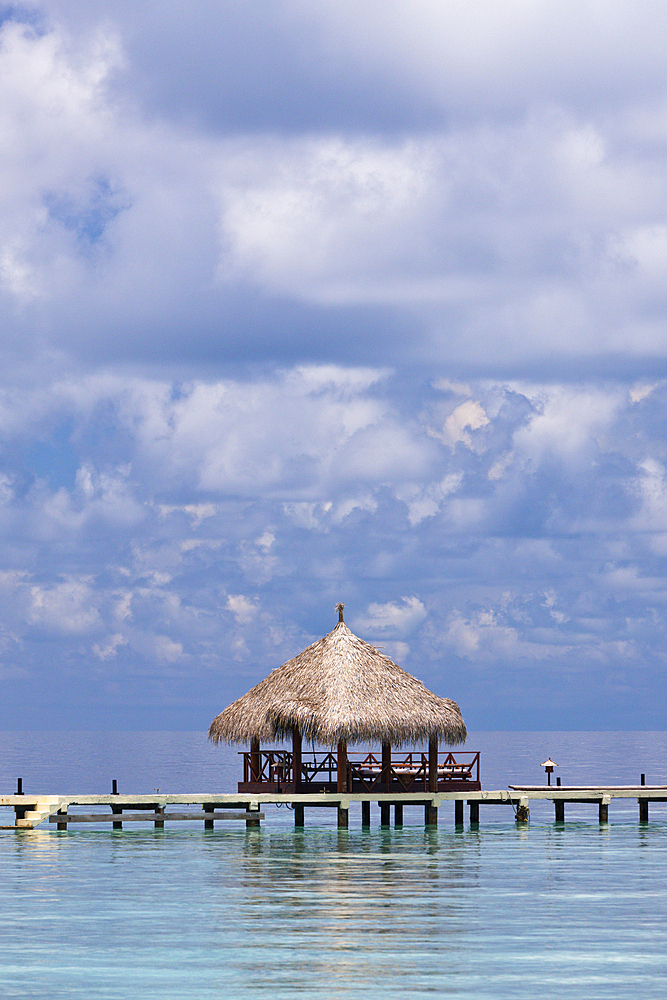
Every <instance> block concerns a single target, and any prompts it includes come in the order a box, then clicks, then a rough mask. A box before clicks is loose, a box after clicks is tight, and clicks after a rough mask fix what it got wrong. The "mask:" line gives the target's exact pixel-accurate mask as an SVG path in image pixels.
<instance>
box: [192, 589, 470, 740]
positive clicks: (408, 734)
mask: <svg viewBox="0 0 667 1000" xmlns="http://www.w3.org/2000/svg"><path fill="white" fill-rule="evenodd" d="M339 607H340V610H341V614H340V621H339V622H338V624H337V625H336V627H335V628H334V629H333V631H332V632H329V634H328V635H325V636H324V638H323V639H320V640H319V641H318V642H315V643H313V645H312V646H308V648H307V649H304V651H303V652H302V653H299V655H298V656H295V657H294V659H292V660H288V662H287V663H284V664H283V665H282V666H281V667H277V669H276V670H273V671H272V672H271V673H270V674H269V676H268V677H267V678H265V680H263V681H260V683H259V684H257V685H255V687H254V688H252V690H250V691H248V693H247V694H245V695H243V697H242V698H239V699H238V700H237V701H235V702H234V703H233V704H232V705H229V707H228V708H226V709H225V710H224V712H221V713H220V715H218V716H216V718H215V719H214V720H213V722H212V723H211V727H210V729H209V734H208V735H209V739H211V740H212V741H213V742H214V743H219V742H224V743H245V742H248V741H250V740H251V739H253V738H254V739H258V740H260V741H261V742H262V743H266V742H269V741H273V740H275V739H276V738H278V739H282V738H284V737H285V736H286V735H287V734H289V733H293V732H294V730H295V729H298V730H299V732H300V733H301V735H302V736H303V737H304V738H305V739H308V740H314V741H315V742H317V743H320V744H322V745H332V744H335V743H338V742H340V741H343V740H344V741H346V742H347V743H360V742H362V741H367V740H370V741H377V742H381V741H388V742H390V743H392V744H394V745H395V746H401V745H403V744H413V743H416V742H418V741H419V740H422V739H431V738H435V737H437V738H438V739H439V740H442V741H443V742H445V743H450V744H455V743H463V742H464V741H465V738H466V727H465V723H464V721H463V719H462V717H461V712H460V709H459V706H458V705H457V704H456V702H454V701H451V700H450V699H449V698H439V697H438V696H437V695H435V694H433V693H432V692H431V691H429V690H428V688H426V687H424V685H423V684H422V682H421V681H418V680H417V679H416V678H415V677H412V675H411V674H408V673H407V672H406V671H405V670H403V669H402V668H401V667H399V666H397V664H395V663H394V662H393V661H392V660H390V659H389V657H388V656H385V655H384V654H383V653H381V652H380V651H379V650H378V649H376V648H375V646H371V645H370V644H369V643H367V642H364V640H363V639H359V638H358V637H357V636H356V635H354V633H353V632H351V631H350V629H349V628H348V627H347V625H346V624H345V622H344V621H343V620H342V606H339Z"/></svg>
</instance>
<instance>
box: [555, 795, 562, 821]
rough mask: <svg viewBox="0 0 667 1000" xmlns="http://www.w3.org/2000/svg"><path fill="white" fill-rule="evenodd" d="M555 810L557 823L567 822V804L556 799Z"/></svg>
mask: <svg viewBox="0 0 667 1000" xmlns="http://www.w3.org/2000/svg"><path fill="white" fill-rule="evenodd" d="M554 810H555V813H556V822H557V823H564V822H565V803H564V802H563V800H562V799H554Z"/></svg>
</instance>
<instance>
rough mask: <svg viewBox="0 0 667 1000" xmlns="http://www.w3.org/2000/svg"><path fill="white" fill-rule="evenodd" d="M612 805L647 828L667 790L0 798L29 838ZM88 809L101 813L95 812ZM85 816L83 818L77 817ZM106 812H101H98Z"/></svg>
mask: <svg viewBox="0 0 667 1000" xmlns="http://www.w3.org/2000/svg"><path fill="white" fill-rule="evenodd" d="M614 799H626V800H627V799H634V800H635V801H636V802H637V804H638V814H639V815H638V818H639V822H640V823H646V822H648V818H649V803H651V802H667V785H605V786H579V785H569V786H558V787H552V786H544V785H510V786H509V788H508V789H501V790H497V791H482V790H475V791H473V790H466V791H451V792H435V793H429V792H424V793H414V792H412V793H409V794H403V795H397V794H396V793H395V792H388V793H382V792H374V793H369V792H366V793H343V794H336V793H332V792H320V793H314V792H308V793H300V794H294V793H292V794H285V793H276V792H273V793H266V792H265V793H261V794H257V795H248V794H239V793H235V794H195V795H169V794H153V795H119V794H110V795H31V794H28V793H25V794H16V795H0V808H4V809H9V810H12V811H13V812H14V823H13V824H11V825H7V826H3V827H1V828H2V829H5V830H9V829H11V830H32V829H34V828H35V827H38V826H39V825H40V824H42V823H45V822H48V823H49V824H51V825H53V826H55V828H56V829H57V830H67V829H68V827H70V826H77V825H79V824H107V823H110V824H111V826H112V828H113V829H122V828H123V825H124V824H128V823H132V824H134V823H152V824H153V825H154V826H155V827H157V828H163V827H164V826H165V825H166V824H170V823H172V822H178V823H183V822H190V823H191V822H199V823H202V824H203V826H204V828H205V829H213V828H214V826H215V824H216V823H219V822H221V821H222V822H225V821H227V822H228V821H230V820H237V821H241V822H245V824H246V826H247V827H258V826H260V825H261V822H262V820H264V819H265V818H266V814H265V813H264V812H263V811H262V809H263V807H265V806H269V805H281V806H289V807H290V808H291V809H292V810H293V813H294V824H295V826H297V827H302V826H304V823H305V814H306V811H307V810H309V809H322V808H325V809H326V808H328V809H336V810H337V819H338V826H339V827H343V828H345V827H347V826H348V824H349V814H350V808H351V807H352V805H354V804H356V803H359V804H360V806H361V825H362V827H369V826H370V824H371V809H372V808H373V807H375V808H376V809H379V813H380V825H381V826H389V825H390V823H391V819H392V816H391V814H392V811H393V819H394V824H395V825H397V826H400V825H402V823H403V810H404V807H405V806H412V807H414V806H418V807H420V808H423V810H424V822H425V824H426V825H427V826H435V825H437V822H438V810H439V808H440V807H441V806H443V805H444V804H445V803H447V802H450V801H451V802H453V803H454V824H455V826H456V827H462V826H463V823H464V808H465V806H466V804H467V806H468V813H469V821H470V825H471V826H472V827H476V826H478V825H479V822H480V806H487V805H489V806H490V805H495V806H503V805H504V806H509V807H510V808H511V809H512V810H513V811H514V815H515V818H516V821H517V823H519V824H522V823H528V822H529V820H530V804H531V802H533V801H540V800H542V801H543V800H550V801H551V802H553V804H554V820H555V822H556V823H564V822H565V806H566V804H567V803H575V802H576V803H588V804H590V805H592V806H597V808H598V819H599V822H600V823H607V822H608V821H609V805H610V804H611V802H612V800H614ZM91 807H102V808H98V809H96V810H95V811H89V810H91ZM82 809H86V811H85V812H83V811H81V810H82ZM103 810H104V811H103Z"/></svg>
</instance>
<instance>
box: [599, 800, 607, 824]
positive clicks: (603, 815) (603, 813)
mask: <svg viewBox="0 0 667 1000" xmlns="http://www.w3.org/2000/svg"><path fill="white" fill-rule="evenodd" d="M598 821H599V822H600V823H608V822H609V799H608V798H607V797H606V796H605V797H604V798H603V799H602V801H601V802H600V804H599V805H598Z"/></svg>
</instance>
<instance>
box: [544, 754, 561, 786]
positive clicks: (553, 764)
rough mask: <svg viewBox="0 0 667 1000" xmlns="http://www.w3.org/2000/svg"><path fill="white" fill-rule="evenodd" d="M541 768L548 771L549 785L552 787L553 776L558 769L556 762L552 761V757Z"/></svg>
mask: <svg viewBox="0 0 667 1000" xmlns="http://www.w3.org/2000/svg"><path fill="white" fill-rule="evenodd" d="M541 767H543V768H544V770H545V771H546V774H547V785H550V784H551V775H552V774H553V770H554V768H555V767H558V764H557V763H556V762H555V761H553V760H552V759H551V757H548V758H547V760H545V761H544V763H543V764H542V765H541Z"/></svg>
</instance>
